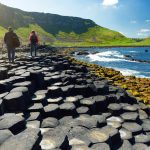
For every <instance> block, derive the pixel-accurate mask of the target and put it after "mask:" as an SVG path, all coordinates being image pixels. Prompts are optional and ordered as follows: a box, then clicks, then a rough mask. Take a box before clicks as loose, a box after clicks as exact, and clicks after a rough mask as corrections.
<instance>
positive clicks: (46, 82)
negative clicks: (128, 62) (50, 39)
mask: <svg viewBox="0 0 150 150" xmlns="http://www.w3.org/2000/svg"><path fill="white" fill-rule="evenodd" d="M0 66H1V67H0V150H148V149H150V147H149V146H150V119H149V114H150V111H149V108H148V107H147V106H145V105H144V104H143V103H138V102H137V101H136V99H135V98H133V97H132V96H130V95H128V94H127V93H126V92H125V91H124V90H123V89H121V88H119V87H115V86H112V84H111V82H108V81H107V80H105V79H103V78H99V77H96V76H94V75H90V74H89V69H88V68H85V67H83V66H78V65H76V64H72V63H71V62H69V61H68V60H67V59H66V58H65V57H62V56H61V55H56V54H53V55H50V56H46V57H38V58H35V59H31V58H26V57H24V58H20V59H17V61H16V63H15V64H12V65H10V64H8V63H6V62H5V60H0Z"/></svg>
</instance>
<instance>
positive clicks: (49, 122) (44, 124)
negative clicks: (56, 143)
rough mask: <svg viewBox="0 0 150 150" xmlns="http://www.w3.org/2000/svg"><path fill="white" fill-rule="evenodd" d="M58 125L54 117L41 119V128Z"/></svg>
mask: <svg viewBox="0 0 150 150" xmlns="http://www.w3.org/2000/svg"><path fill="white" fill-rule="evenodd" d="M58 125H59V121H58V120H57V119H56V118H52V117H48V118H46V119H44V120H43V121H42V124H41V127H42V128H55V127H57V126H58Z"/></svg>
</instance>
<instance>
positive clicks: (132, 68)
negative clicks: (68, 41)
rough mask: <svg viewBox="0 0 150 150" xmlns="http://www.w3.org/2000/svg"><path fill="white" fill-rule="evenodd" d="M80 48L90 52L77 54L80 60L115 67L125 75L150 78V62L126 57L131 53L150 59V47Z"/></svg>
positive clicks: (140, 58)
mask: <svg viewBox="0 0 150 150" xmlns="http://www.w3.org/2000/svg"><path fill="white" fill-rule="evenodd" d="M78 50H79V51H80V50H84V51H87V52H89V54H88V55H76V58H77V59H79V60H83V61H86V62H90V63H94V64H97V65H100V66H103V67H107V68H113V69H115V70H118V71H120V72H121V73H122V74H123V75H125V76H130V75H133V76H136V77H142V78H150V63H145V62H136V61H131V60H129V59H127V58H126V57H125V56H126V55H129V56H131V57H132V58H133V59H138V60H144V61H145V60H146V61H150V47H128V48H127V47H117V48H116V47H113V48H80V49H78ZM146 50H147V52H146Z"/></svg>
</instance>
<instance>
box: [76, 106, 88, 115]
mask: <svg viewBox="0 0 150 150" xmlns="http://www.w3.org/2000/svg"><path fill="white" fill-rule="evenodd" d="M77 113H78V114H89V113H90V111H89V108H88V107H85V106H82V107H79V108H77Z"/></svg>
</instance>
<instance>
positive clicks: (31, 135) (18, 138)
mask: <svg viewBox="0 0 150 150" xmlns="http://www.w3.org/2000/svg"><path fill="white" fill-rule="evenodd" d="M39 142H40V137H39V130H37V129H30V130H29V129H27V130H25V131H24V132H21V133H19V134H17V135H15V136H11V137H10V138H8V139H7V140H6V141H5V142H4V143H3V144H2V145H1V146H0V149H1V150H31V149H32V150H40V147H39Z"/></svg>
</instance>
